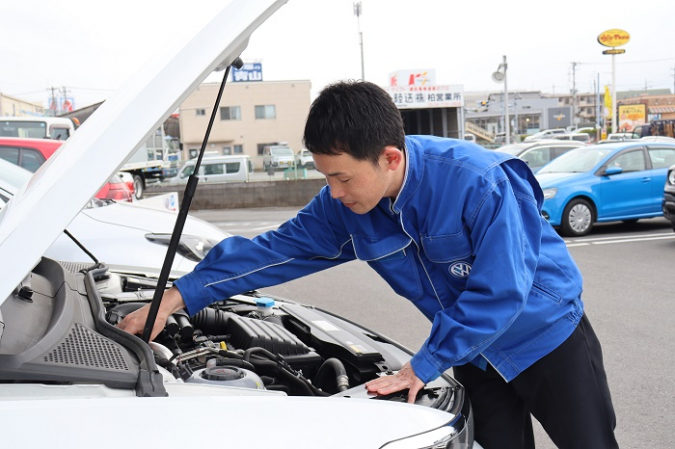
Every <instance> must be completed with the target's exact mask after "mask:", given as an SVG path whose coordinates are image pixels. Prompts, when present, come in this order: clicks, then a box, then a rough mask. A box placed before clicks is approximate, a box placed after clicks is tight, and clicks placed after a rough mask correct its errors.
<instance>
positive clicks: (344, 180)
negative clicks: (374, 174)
mask: <svg viewBox="0 0 675 449" xmlns="http://www.w3.org/2000/svg"><path fill="white" fill-rule="evenodd" d="M338 181H340V182H349V179H339V178H338Z"/></svg>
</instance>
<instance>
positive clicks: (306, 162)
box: [295, 149, 314, 168]
mask: <svg viewBox="0 0 675 449" xmlns="http://www.w3.org/2000/svg"><path fill="white" fill-rule="evenodd" d="M295 165H297V166H298V168H314V158H313V157H312V152H311V151H309V150H307V149H303V150H300V151H298V153H297V154H296V155H295Z"/></svg>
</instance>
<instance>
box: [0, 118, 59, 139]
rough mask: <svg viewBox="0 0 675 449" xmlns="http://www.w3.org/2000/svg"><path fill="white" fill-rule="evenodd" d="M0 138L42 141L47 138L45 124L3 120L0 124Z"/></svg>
mask: <svg viewBox="0 0 675 449" xmlns="http://www.w3.org/2000/svg"><path fill="white" fill-rule="evenodd" d="M0 136H4V137H31V138H35V139H44V138H45V137H47V124H46V123H45V122H33V121H19V120H17V121H14V120H4V121H2V122H0Z"/></svg>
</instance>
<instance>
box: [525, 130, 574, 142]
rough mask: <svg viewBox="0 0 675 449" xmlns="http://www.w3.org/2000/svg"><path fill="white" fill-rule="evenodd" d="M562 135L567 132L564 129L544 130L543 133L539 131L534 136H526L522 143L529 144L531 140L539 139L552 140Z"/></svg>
mask: <svg viewBox="0 0 675 449" xmlns="http://www.w3.org/2000/svg"><path fill="white" fill-rule="evenodd" d="M562 134H567V130H566V129H564V128H553V129H545V130H544V131H539V132H538V133H536V134H532V135H531V136H527V137H526V138H525V140H523V141H524V142H531V141H533V140H540V139H553V138H554V137H555V136H558V135H562Z"/></svg>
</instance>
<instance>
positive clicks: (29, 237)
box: [0, 0, 287, 304]
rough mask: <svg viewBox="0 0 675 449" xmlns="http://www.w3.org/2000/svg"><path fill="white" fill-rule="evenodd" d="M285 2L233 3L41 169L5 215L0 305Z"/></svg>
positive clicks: (0, 231) (0, 230) (1, 215)
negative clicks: (109, 183)
mask: <svg viewBox="0 0 675 449" xmlns="http://www.w3.org/2000/svg"><path fill="white" fill-rule="evenodd" d="M286 1H287V0H233V1H232V2H231V3H229V4H228V5H227V6H226V7H225V8H224V9H223V10H222V11H221V12H220V13H218V14H217V15H215V17H214V18H213V20H212V21H211V22H210V23H209V24H208V25H206V26H205V27H204V28H203V29H202V30H200V31H199V32H198V33H197V34H196V35H195V36H194V37H193V38H191V39H190V40H189V41H188V42H187V43H186V44H185V46H184V47H183V48H182V49H180V50H179V51H178V52H177V53H171V54H165V55H162V56H160V57H158V58H157V59H156V60H154V61H152V62H150V63H149V64H148V65H147V66H146V67H145V68H144V69H143V70H142V71H141V72H139V73H138V74H137V75H136V76H135V77H134V78H132V79H131V80H130V81H129V82H128V83H126V84H125V85H124V86H122V88H121V89H120V90H119V91H118V92H117V93H116V94H115V95H114V96H111V97H110V98H109V99H108V100H106V102H105V103H103V105H101V107H100V108H99V109H98V110H97V111H96V112H95V113H94V114H93V115H92V116H91V117H90V118H89V119H88V120H87V121H86V122H85V123H84V124H83V125H82V126H81V127H80V128H79V129H78V130H77V131H76V132H75V133H74V135H73V137H71V138H70V139H69V140H68V141H67V142H66V143H65V144H64V145H62V146H61V147H60V148H59V150H58V151H57V152H56V153H55V154H54V155H53V156H52V157H51V158H49V160H47V162H46V163H45V164H44V165H42V167H40V169H39V170H38V171H37V172H36V173H35V175H34V176H33V178H32V179H31V181H30V182H29V183H28V184H27V185H25V186H24V187H23V188H22V189H21V190H20V191H19V192H18V193H17V195H16V196H15V197H14V198H13V199H12V200H11V201H10V202H9V203H8V204H7V206H5V207H4V208H3V209H2V211H1V212H0V273H2V282H0V304H2V303H3V302H4V301H5V300H6V298H7V297H8V296H9V295H10V293H11V292H12V291H13V290H14V289H15V288H16V286H17V285H18V284H19V283H20V282H21V281H22V280H23V279H24V278H25V277H26V276H27V275H28V273H29V272H30V271H31V270H32V269H33V267H34V266H35V265H36V264H37V263H38V262H39V261H40V258H41V257H42V255H43V254H44V253H45V251H46V250H47V249H48V248H49V246H50V245H51V244H52V243H53V242H54V241H55V240H56V239H57V238H58V236H59V235H60V234H61V232H63V230H64V229H65V228H66V227H67V226H68V223H70V222H71V220H72V219H73V218H74V217H75V216H76V215H77V214H78V213H79V212H80V210H81V209H82V208H83V207H84V206H85V204H86V203H87V202H88V201H89V200H90V199H91V197H93V196H94V195H95V194H96V192H97V191H98V190H100V189H101V187H102V186H103V185H104V184H105V183H106V182H107V180H108V179H109V178H110V176H112V175H113V174H114V173H116V172H117V171H118V169H119V168H120V167H121V166H122V165H123V164H124V163H125V161H126V160H127V159H128V158H129V156H130V155H131V154H133V153H134V152H135V151H136V150H137V149H139V148H140V147H141V145H142V143H143V142H145V140H146V139H147V138H148V136H149V135H150V134H151V133H152V132H153V131H154V130H155V129H157V128H158V127H159V126H160V124H161V123H163V122H164V120H165V119H166V118H167V117H168V116H169V114H170V113H172V112H173V111H175V110H176V108H177V107H178V106H179V105H180V104H181V103H182V102H183V100H184V99H185V98H186V97H187V96H188V95H189V94H190V93H191V92H192V91H193V90H194V89H195V88H196V87H197V86H198V85H199V83H200V82H201V81H202V80H204V78H206V76H207V75H208V74H210V73H211V72H212V71H213V70H215V69H217V68H219V67H225V66H227V65H229V64H230V63H232V61H234V59H236V58H237V57H238V56H239V55H240V54H241V52H242V51H243V50H244V48H246V45H247V44H248V39H249V37H250V36H251V34H252V33H253V31H254V30H255V29H256V28H258V27H259V26H260V25H261V24H262V23H263V22H264V21H265V20H266V19H267V18H268V17H269V16H271V15H272V14H273V13H274V12H275V11H276V10H277V9H279V8H280V7H281V6H282V5H283V4H284V3H286ZM214 100H215V99H214Z"/></svg>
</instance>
